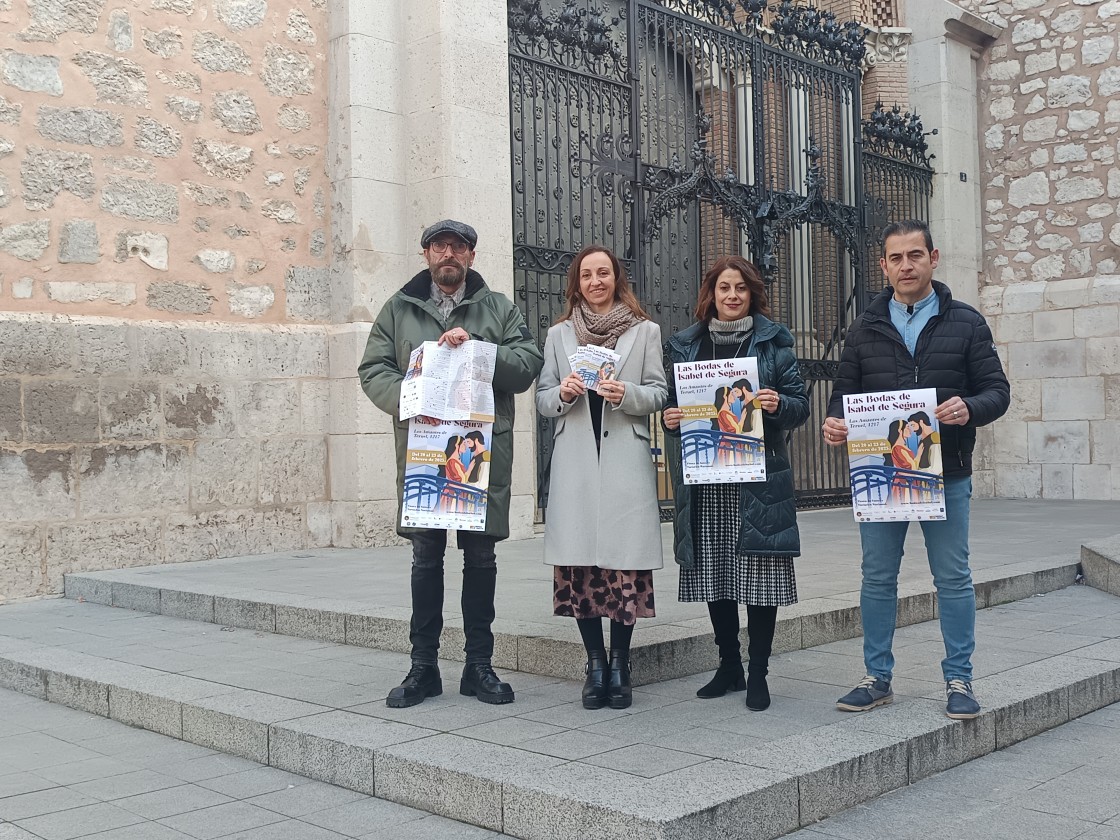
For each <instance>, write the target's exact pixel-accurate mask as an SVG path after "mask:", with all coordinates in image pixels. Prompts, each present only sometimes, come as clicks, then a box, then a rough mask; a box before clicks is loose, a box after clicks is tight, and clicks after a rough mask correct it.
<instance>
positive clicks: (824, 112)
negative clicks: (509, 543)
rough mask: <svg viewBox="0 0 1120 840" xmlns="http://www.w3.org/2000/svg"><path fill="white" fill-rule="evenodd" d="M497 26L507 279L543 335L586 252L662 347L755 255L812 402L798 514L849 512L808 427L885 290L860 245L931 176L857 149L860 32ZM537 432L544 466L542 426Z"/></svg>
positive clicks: (918, 163) (688, 2)
mask: <svg viewBox="0 0 1120 840" xmlns="http://www.w3.org/2000/svg"><path fill="white" fill-rule="evenodd" d="M604 4H605V5H604ZM509 30H510V104H511V114H512V118H511V120H512V126H511V134H512V151H513V221H514V272H515V276H514V285H515V293H516V298H517V302H518V304H519V306H521V308H522V311H523V312H524V313H525V317H526V320H527V322H528V324H529V326H530V329H533V330H535V332H536V335H537V338H538V341H539V342H541V343H542V344H543V342H544V336H545V333H546V332H547V330H548V327H549V326H550V325H551V324H552V323H553V322H554V321H555V319H556V318H557V317H558V315H559V314H560V312H561V311H562V304H563V293H564V286H565V272H566V271H567V269H568V266H569V265H570V264H571V260H572V257H573V256H574V255H575V254H576V253H577V252H578V251H579V250H580V249H581V248H583V247H584V246H586V245H590V244H592V243H603V244H605V245H607V246H608V247H611V248H612V249H613V250H614V251H615V253H616V254H618V255H619V257H620V259H622V261H623V263H624V265H625V267H626V270H627V273H628V274H629V279H630V282H631V283H632V284H633V285H634V287H635V291H636V292H637V295H638V297H639V299H640V300H641V301H642V302H643V304H644V305H646V306H647V308H648V309H649V311H650V312H651V314H652V316H653V317H654V318H655V319H656V320H657V321H658V323H659V324H660V326H661V328H662V333H663V335H664V336H665V337H668V336H669V335H671V334H672V333H673V332H676V331H678V330H680V329H683V328H684V327H686V326H688V325H689V324H690V323H691V322H692V320H693V316H692V310H693V306H694V303H695V300H696V290H697V286H698V284H699V280H700V277H701V276H702V274H703V271H704V268H705V267H706V266H707V265H709V264H710V263H711V262H712V261H714V259H715V258H716V257H717V256H719V255H721V254H726V253H742V254H744V255H746V256H748V258H750V259H752V260H753V261H754V262H755V263H756V264H757V265H758V266H759V267H760V269H761V270H762V271H763V274H764V277H765V279H766V281H767V284H768V289H769V292H770V299H771V307H772V310H773V315H774V318H775V320H777V321H780V322H782V323H784V324H786V325H787V326H789V328H790V329H791V331H792V332H793V334H794V336H795V338H796V341H797V352H798V357H799V359H800V362H801V370H802V375H803V377H804V378H805V381H806V384H807V386H808V387H809V389H810V394H811V404H812V415H811V418H810V420H809V422H808V423H806V424H805V425H804V426H803V427H801V428H800V429H798V430H796V431H795V432H793V433H792V435H791V437H790V447H791V456H792V460H793V465H794V471H795V483H796V486H797V488H798V497H799V504H801V505H802V506H820V505H822V504H831V503H844V502H846V501H847V499H848V487H847V480H848V471H847V463H846V459H845V458H844V457H843V454H842V453H841V452H837V451H835V450H831V449H828V448H827V447H824V446H823V445H822V444H821V441H820V435H819V433H818V430H819V428H820V424H821V422H822V420H823V417H824V412H825V408H826V406H827V401H828V396H829V390H830V383H831V381H832V379H833V378H834V376H835V371H836V365H837V362H838V360H839V354H840V349H841V343H842V340H843V335H844V331H845V329H846V328H847V326H848V325H849V324H850V323H851V321H852V320H853V318H854V317H855V316H856V315H857V314H858V313H859V311H860V310H861V309H862V307H863V304H864V303H865V302H866V299H867V296H868V292H869V287H868V280H869V278H871V277H875V278H878V277H879V271H878V265H877V258H878V252H877V245H875V246H873V249H874V253H872V250H869V247H868V244H867V243H868V241H869V240H868V236H869V234H870V235H874V234H875V231H874V228H876V227H880V228H881V226H882V224H884V223H885V220H886V219H888V218H897V216H896V213H897V212H898V211H899V210H901V209H902V206H903V205H905V206H906V210H907V213H906V215H907V216H908V217H915V216H916V217H921V218H924V217H925V216H926V215H927V212H926V211H925V207H926V206H927V205H928V189H926V188H925V186H924V185H922V184H919V187H920V189H918V190H916V191H915V190H913V189H911V187H912V186H913V185H911V184H910V182H909V181H907V180H906V179H907V178H909V177H911V176H913V175H915V174H916V173H917V174H920V171H921V170H922V167H923V165H924V172H925V185H928V184H929V183H930V182H931V181H930V178H929V174H930V170H929V167H928V160H926V159H925V158H924V144H923V151H922V157H921V160H918V159H917V158H914V157H913V155H910V156H908V157H905V159H898V160H896V158H900V155H899V154H897V153H898V151H899V149H902V148H903V146H904V144H903V143H901V142H900V141H897V139H890V140H888V139H882V140H881V141H878V142H879V147H877V148H876V150H875V151H876V154H875V155H868V154H865V153H864V150H863V142H862V136H863V133H864V130H865V125H864V124H863V123H861V119H860V86H859V83H860V64H861V61H862V59H863V56H864V50H865V46H864V30H863V28H862V27H861V26H860V25H859V24H857V23H854V22H848V23H841V22H839V21H837V20H836V19H835V17H833V16H832V15H831V14H830V13H827V12H822V11H819V10H817V9H814V8H811V7H805V6H797V5H795V4H793V3H792V2H781V3H776V4H773V5H767V3H766V1H765V0H660V2H657V0H510V2H509ZM882 113H883V112H881V110H880V111H878V112H877V114H882ZM906 117H907V118H908V119H909V118H910V115H906ZM897 118H898V119H902V115H897ZM884 120H885V122H884V121H882V120H881V121H880V122H882V123H883V125H884V126H885V125H887V124H888V123H890V125H891V126H893V127H894V128H895V129H897V126H895V124H894V123H893V122H891V116H890V115H889V113H888V116H886V117H885V118H884ZM914 121H915V120H911V122H914ZM911 128H913V125H911ZM917 130H918V136H919V139H920V136H921V128H920V123H917ZM896 133H898V132H897V131H896ZM889 134H890V131H887V130H884V131H881V132H880V135H881V136H883V137H886V135H889ZM880 135H876V136H880ZM892 137H893V135H892ZM907 154H908V155H909V152H908V153H907ZM872 163H873V164H874V166H872V167H871V169H869V168H868V167H869V165H870V164H872ZM896 163H897V164H898V166H897V167H895V166H894V164H896ZM905 167H909V169H905ZM919 180H920V179H919ZM868 185H872V186H874V187H875V188H878V187H879V186H880V185H883V186H889V187H890V190H891V192H890V195H889V196H887V197H882V196H871V197H870V199H869V194H868V192H867V186H868ZM923 189H924V190H925V191H924V192H923ZM908 190H909V192H908ZM912 192H917V193H921V195H920V196H919V197H918V199H917V200H911V198H910V196H911V193H912ZM921 196H924V198H922V197H921ZM907 202H909V203H907ZM872 269H873V270H872ZM537 438H538V442H539V446H538V452H539V461H538V463H539V464H540V465H542V466H543V465H545V464H547V459H548V458H549V455H550V450H551V442H552V433H551V421H549V420H547V419H543V418H541V419H540V420H539V427H538V435H537ZM657 447H658V440H657V437H655V454H658V452H657ZM659 462H660V463H661V464H662V465H663V460H661V459H659ZM542 473H543V470H542ZM662 476H663V478H664V473H662ZM662 488H663V492H662V495H663V497H664V496H667V494H668V482H667V481H664V483H663V485H662Z"/></svg>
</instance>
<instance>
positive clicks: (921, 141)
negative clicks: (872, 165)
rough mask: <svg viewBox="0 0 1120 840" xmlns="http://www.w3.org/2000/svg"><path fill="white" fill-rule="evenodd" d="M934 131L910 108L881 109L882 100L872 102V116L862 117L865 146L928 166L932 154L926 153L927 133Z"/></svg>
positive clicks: (927, 149) (869, 150)
mask: <svg viewBox="0 0 1120 840" xmlns="http://www.w3.org/2000/svg"><path fill="white" fill-rule="evenodd" d="M931 134H937V129H936V128H935V129H934V130H933V131H930V132H926V131H925V130H924V128H923V127H922V120H921V118H920V117H919V116H918V115H917V114H913V113H911V112H910V111H906V112H903V111H902V109H901V108H900V107H899V106H898V105H895V106H894V107H893V108H891V109H890V110H884V109H883V103H882V102H876V103H875V110H874V111H872V112H871V116H870V117H868V118H867V119H866V120H864V121H863V139H864V150H865V151H868V152H873V153H875V154H877V155H882V156H883V157H889V158H894V159H895V160H904V161H907V162H909V163H913V164H915V165H917V166H922V167H925V168H926V169H930V168H931V166H930V162H931V161H932V160H933V158H934V155H931V154H929V144H928V143H927V142H926V137H929V136H930V135H931Z"/></svg>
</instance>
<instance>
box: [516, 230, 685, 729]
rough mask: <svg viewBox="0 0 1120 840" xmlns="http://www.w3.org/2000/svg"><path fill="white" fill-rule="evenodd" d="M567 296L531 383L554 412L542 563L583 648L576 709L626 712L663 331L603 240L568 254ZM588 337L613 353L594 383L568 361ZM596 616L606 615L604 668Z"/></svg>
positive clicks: (651, 553) (545, 409) (646, 562)
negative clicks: (591, 386) (609, 370)
mask: <svg viewBox="0 0 1120 840" xmlns="http://www.w3.org/2000/svg"><path fill="white" fill-rule="evenodd" d="M565 296H566V299H567V309H566V311H565V312H564V315H563V316H562V317H561V318H560V320H559V321H557V323H556V324H555V325H553V326H552V328H551V329H549V331H548V338H547V339H546V341H545V346H544V357H545V363H544V370H543V371H542V372H541V375H540V379H539V380H538V382H537V410H538V411H540V413H541V414H543V415H544V416H546V417H555V418H556V422H555V428H554V435H555V440H554V442H553V449H552V469H551V473H550V480H549V481H550V483H549V494H548V509H547V515H546V518H545V522H546V524H545V535H544V555H545V563H548V564H551V565H553V566H555V570H554V573H553V579H554V588H553V596H554V597H553V611H554V613H555V614H556V615H565V616H572V617H574V618H575V619H576V623H577V624H578V625H579V630H580V635H581V636H582V637H583V643H584V646H585V647H586V648H587V680H586V682H585V683H584V687H583V705H584V708H587V709H600V708H602V707H603V706H605V705H607V704H608V703H609V704H610V706H611V708H612V709H625V708H627V707H628V706H629V705H630V703H631V689H630V639H631V636H632V635H633V631H634V623H635V621H636V620H637V619H638V618H643V617H648V616H652V615H653V614H654V604H653V570H654V569H660V568H661V567H662V562H663V561H662V554H661V528H660V519H659V516H658V509H657V478H656V473H655V471H654V466H653V460H652V458H651V457H650V435H649V415H650V414H653V413H654V412H655V411H657V410H658V409H660V408H661V406H662V404H663V403H664V401H665V397H666V393H667V390H666V387H665V372H664V368H663V367H662V358H661V330H660V328H659V327H658V326H657V324H655V323H653V322H652V321H651V320H649V316H648V315H646V313H645V312H644V311H643V310H642V307H641V305H640V304H639V303H638V300H637V298H635V297H634V293H633V292H632V291H631V290H630V284H629V283H628V282H627V280H626V276H625V274H624V273H623V270H622V266H621V265H620V264H619V262H618V259H617V258H616V257H615V255H614V254H612V253H611V252H610V251H609V250H607V249H606V248H604V247H602V246H598V245H592V246H590V247H588V248H585V249H584V250H583V251H581V252H580V253H579V254H577V255H576V257H575V259H574V260H573V261H572V266H571V268H570V269H569V270H568V287H567V291H566V293H565ZM587 345H596V346H598V347H603V348H607V349H610V350H613V351H614V352H615V353H617V354H618V355H619V356H620V358H619V360H618V363H617V368H616V370H615V372H614V375H613V377H612V378H610V379H606V380H604V381H601V382H600V383H599V385H598V386H597V389H596V390H588V389H587V388H586V386H585V385H584V381H583V379H582V378H581V377H580V376H579V374H577V373H574V372H573V371H572V367H571V364H570V363H569V361H568V359H569V357H570V356H571V355H572V354H573V353H575V352H576V350H577V349H578V348H579V347H580V346H587ZM603 617H606V618H609V619H610V622H611V625H610V646H611V650H610V662H609V668H608V661H607V653H606V645H605V643H604V639H603V625H602V619H603Z"/></svg>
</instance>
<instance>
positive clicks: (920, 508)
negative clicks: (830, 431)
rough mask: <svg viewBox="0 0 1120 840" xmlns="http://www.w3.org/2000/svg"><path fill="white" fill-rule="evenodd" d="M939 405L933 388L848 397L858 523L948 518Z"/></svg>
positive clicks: (846, 412)
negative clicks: (946, 515) (938, 420)
mask: <svg viewBox="0 0 1120 840" xmlns="http://www.w3.org/2000/svg"><path fill="white" fill-rule="evenodd" d="M936 408H937V392H936V391H935V390H934V389H932V388H921V389H914V390H910V391H883V392H880V393H874V394H849V395H848V396H845V397H844V420H845V422H846V423H847V424H848V464H849V469H850V472H851V485H852V509H853V511H854V513H855V518H856V520H857V521H859V522H891V521H904V520H913V521H919V520H932V519H944V518H945V480H944V478H943V476H942V471H941V432H940V428H939V425H938V422H937V419H936V417H935V416H934V411H935V409H936Z"/></svg>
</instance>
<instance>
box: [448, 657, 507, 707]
mask: <svg viewBox="0 0 1120 840" xmlns="http://www.w3.org/2000/svg"><path fill="white" fill-rule="evenodd" d="M459 693H460V694H462V695H464V696H466V697H477V698H478V699H479V700H481V701H482V702H483V703H492V704H495V705H500V704H502V703H512V702H513V689H512V688H511V687H510V684H509V683H504V682H502V681H501V680H500V679H498V675H497V674H495V673H494V669H493V668H491V667H490V666H489V665H467V666H466V667H465V668H463V678H462V679H461V680H459Z"/></svg>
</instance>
